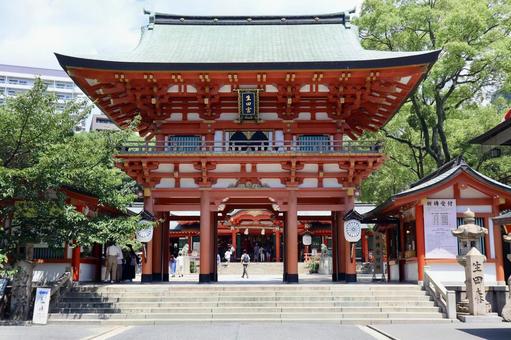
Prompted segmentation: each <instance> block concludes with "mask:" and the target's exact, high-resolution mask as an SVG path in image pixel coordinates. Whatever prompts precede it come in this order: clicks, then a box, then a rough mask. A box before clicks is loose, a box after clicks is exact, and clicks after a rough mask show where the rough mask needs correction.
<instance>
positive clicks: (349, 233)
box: [344, 220, 362, 242]
mask: <svg viewBox="0 0 511 340" xmlns="http://www.w3.org/2000/svg"><path fill="white" fill-rule="evenodd" d="M361 236H362V224H361V223H360V221H359V220H348V221H346V222H344V238H345V239H346V241H348V242H358V241H359V240H360V237H361Z"/></svg>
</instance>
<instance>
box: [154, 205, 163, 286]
mask: <svg viewBox="0 0 511 340" xmlns="http://www.w3.org/2000/svg"><path fill="white" fill-rule="evenodd" d="M156 218H157V219H158V223H157V225H156V227H155V228H154V230H153V281H156V282H157V281H161V279H162V276H161V274H162V268H161V264H162V263H161V260H162V258H161V257H162V253H161V250H162V249H161V248H162V223H161V221H160V220H161V218H162V216H161V214H157V215H156Z"/></svg>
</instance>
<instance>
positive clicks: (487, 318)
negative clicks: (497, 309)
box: [458, 313, 502, 323]
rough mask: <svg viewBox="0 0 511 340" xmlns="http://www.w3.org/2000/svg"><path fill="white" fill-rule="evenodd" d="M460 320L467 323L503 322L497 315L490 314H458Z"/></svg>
mask: <svg viewBox="0 0 511 340" xmlns="http://www.w3.org/2000/svg"><path fill="white" fill-rule="evenodd" d="M458 319H460V320H461V321H462V322H466V323H498V322H502V318H501V317H500V316H498V315H497V313H490V314H486V315H466V314H458Z"/></svg>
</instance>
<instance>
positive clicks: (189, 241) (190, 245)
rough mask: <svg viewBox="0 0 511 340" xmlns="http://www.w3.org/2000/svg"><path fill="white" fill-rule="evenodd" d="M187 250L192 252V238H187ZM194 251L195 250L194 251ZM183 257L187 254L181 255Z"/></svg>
mask: <svg viewBox="0 0 511 340" xmlns="http://www.w3.org/2000/svg"><path fill="white" fill-rule="evenodd" d="M188 250H189V251H192V236H188ZM194 250H197V249H194ZM183 255H188V254H183Z"/></svg>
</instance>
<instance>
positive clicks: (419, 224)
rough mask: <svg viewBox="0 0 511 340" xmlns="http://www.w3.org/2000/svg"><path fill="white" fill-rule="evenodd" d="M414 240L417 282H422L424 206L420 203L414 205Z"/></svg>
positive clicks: (424, 250)
mask: <svg viewBox="0 0 511 340" xmlns="http://www.w3.org/2000/svg"><path fill="white" fill-rule="evenodd" d="M415 240H416V248H417V277H418V281H419V282H423V281H424V264H425V256H426V246H425V244H424V206H423V205H422V204H420V203H418V204H417V205H416V206H415Z"/></svg>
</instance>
